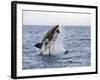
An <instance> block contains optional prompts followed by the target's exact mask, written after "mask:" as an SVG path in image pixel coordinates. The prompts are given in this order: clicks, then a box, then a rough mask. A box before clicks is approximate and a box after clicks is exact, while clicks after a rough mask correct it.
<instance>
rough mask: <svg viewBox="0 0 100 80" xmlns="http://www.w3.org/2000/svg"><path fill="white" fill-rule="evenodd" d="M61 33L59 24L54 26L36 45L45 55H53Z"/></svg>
mask: <svg viewBox="0 0 100 80" xmlns="http://www.w3.org/2000/svg"><path fill="white" fill-rule="evenodd" d="M59 33H60V31H59V25H56V26H54V27H53V28H52V29H50V30H49V31H48V32H47V33H46V35H45V36H44V37H43V39H42V41H41V42H40V43H37V44H36V45H35V47H37V48H39V49H40V51H41V53H42V54H43V55H51V54H52V53H53V51H54V44H55V42H56V39H57V37H58V34H59Z"/></svg>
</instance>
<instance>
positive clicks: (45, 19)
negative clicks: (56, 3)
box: [23, 11, 91, 26]
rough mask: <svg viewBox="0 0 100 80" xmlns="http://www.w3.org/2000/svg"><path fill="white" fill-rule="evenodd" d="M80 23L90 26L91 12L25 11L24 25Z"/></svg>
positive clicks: (80, 24)
mask: <svg viewBox="0 0 100 80" xmlns="http://www.w3.org/2000/svg"><path fill="white" fill-rule="evenodd" d="M56 24H59V25H70V26H72V25H76V26H77V25H79V26H89V25H90V24H91V14H84V13H71V12H66V13H59V12H43V11H23V25H56Z"/></svg>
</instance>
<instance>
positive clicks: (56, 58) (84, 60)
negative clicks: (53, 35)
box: [22, 25, 91, 69]
mask: <svg viewBox="0 0 100 80" xmlns="http://www.w3.org/2000/svg"><path fill="white" fill-rule="evenodd" d="M50 28H51V26H43V25H41V26H39V25H23V28H22V68H23V69H43V68H62V67H80V66H81V67H82V66H90V65H91V62H90V60H91V50H90V48H91V37H90V36H91V35H90V34H91V28H90V26H61V27H60V30H61V33H60V34H61V35H60V36H61V37H60V38H58V41H56V44H55V45H56V46H55V47H56V52H55V54H54V55H51V56H46V55H40V51H39V49H37V48H36V47H34V45H35V44H36V43H39V42H40V41H41V40H42V38H43V36H44V35H45V34H46V32H48V30H49V29H50Z"/></svg>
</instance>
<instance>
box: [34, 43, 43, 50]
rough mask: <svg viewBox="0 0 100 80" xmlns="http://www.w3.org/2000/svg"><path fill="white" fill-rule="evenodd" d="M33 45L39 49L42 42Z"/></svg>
mask: <svg viewBox="0 0 100 80" xmlns="http://www.w3.org/2000/svg"><path fill="white" fill-rule="evenodd" d="M34 46H35V47H37V48H39V49H40V48H41V47H42V43H37V44H35V45H34Z"/></svg>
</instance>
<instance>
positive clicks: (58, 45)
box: [55, 26, 65, 54]
mask: <svg viewBox="0 0 100 80" xmlns="http://www.w3.org/2000/svg"><path fill="white" fill-rule="evenodd" d="M59 30H60V34H59V36H58V38H57V40H56V42H55V53H56V54H58V53H59V54H62V53H64V52H65V48H64V43H63V42H64V40H63V39H64V30H63V27H62V26H60V27H59Z"/></svg>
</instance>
